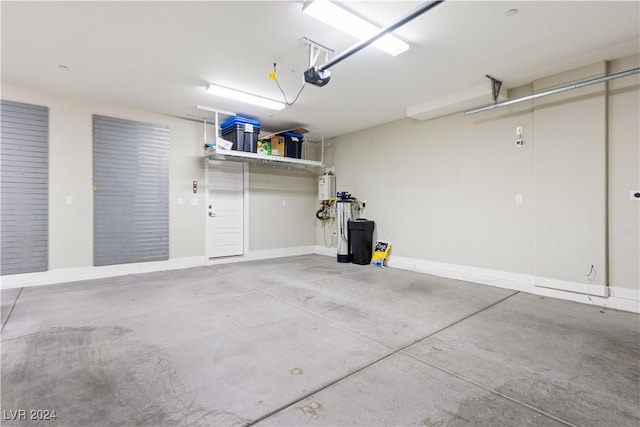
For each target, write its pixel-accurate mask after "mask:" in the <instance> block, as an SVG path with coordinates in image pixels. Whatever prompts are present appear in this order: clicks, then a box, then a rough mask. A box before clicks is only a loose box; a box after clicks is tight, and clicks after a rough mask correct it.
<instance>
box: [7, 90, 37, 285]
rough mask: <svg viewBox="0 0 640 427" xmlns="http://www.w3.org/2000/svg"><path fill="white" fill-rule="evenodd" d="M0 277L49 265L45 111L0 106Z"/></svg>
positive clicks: (28, 106) (25, 106)
mask: <svg viewBox="0 0 640 427" xmlns="http://www.w3.org/2000/svg"><path fill="white" fill-rule="evenodd" d="M0 215H1V217H2V218H1V219H0V222H1V223H2V225H1V227H0V246H1V247H2V249H1V252H0V257H1V258H2V260H1V261H0V274H2V275H7V274H21V273H33V272H37V271H46V270H47V268H48V263H49V224H48V223H49V109H48V108H47V107H41V106H38V105H31V104H24V103H21V102H14V101H6V100H2V101H0Z"/></svg>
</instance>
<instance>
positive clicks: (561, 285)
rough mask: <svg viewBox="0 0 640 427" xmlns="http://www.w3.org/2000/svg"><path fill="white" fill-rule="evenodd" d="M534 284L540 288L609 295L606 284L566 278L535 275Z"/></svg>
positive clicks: (601, 295)
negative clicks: (571, 280)
mask: <svg viewBox="0 0 640 427" xmlns="http://www.w3.org/2000/svg"><path fill="white" fill-rule="evenodd" d="M536 286H540V287H542V288H551V289H559V290H561V291H569V292H576V293H579V294H587V295H595V296H598V297H608V296H609V287H608V286H604V285H591V284H588V283H578V282H569V281H566V280H558V279H550V278H548V277H536Z"/></svg>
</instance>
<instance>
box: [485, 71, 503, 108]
mask: <svg viewBox="0 0 640 427" xmlns="http://www.w3.org/2000/svg"><path fill="white" fill-rule="evenodd" d="M485 77H487V78H488V79H489V80H491V96H493V103H494V104H497V103H498V97H499V96H500V88H502V82H501V81H500V80H498V79H496V78H494V77H491V76H490V75H489V74H485Z"/></svg>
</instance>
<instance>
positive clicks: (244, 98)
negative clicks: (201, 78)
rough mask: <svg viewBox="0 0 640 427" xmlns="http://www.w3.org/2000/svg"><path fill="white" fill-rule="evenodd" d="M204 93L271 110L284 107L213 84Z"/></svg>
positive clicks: (280, 104)
mask: <svg viewBox="0 0 640 427" xmlns="http://www.w3.org/2000/svg"><path fill="white" fill-rule="evenodd" d="M206 92H207V93H208V94H210V95H215V96H221V97H223V98H229V99H233V100H235V101H240V102H245V103H247V104H253V105H258V106H260V107H264V108H270V109H272V110H282V109H283V108H284V107H285V105H284V104H283V103H282V102H278V101H274V100H272V99H268V98H263V97H261V96H257V95H252V94H250V93H246V92H241V91H239V90H236V89H231V88H228V87H224V86H218V85H214V84H209V86H208V87H207V90H206Z"/></svg>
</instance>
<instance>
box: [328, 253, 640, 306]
mask: <svg viewBox="0 0 640 427" xmlns="http://www.w3.org/2000/svg"><path fill="white" fill-rule="evenodd" d="M316 253H318V252H316ZM388 265H389V267H392V268H399V269H403V270H410V271H416V272H419V273H426V274H432V275H434V276H440V277H447V278H451V279H457V280H464V281H468V282H473V283H478V284H481V285H489V286H495V287H498V288H503V289H512V290H516V291H521V292H527V293H530V294H534V295H541V296H545V297H550V298H558V299H564V300H568V301H574V302H580V303H583V304H589V305H595V306H598V307H605V308H612V309H616V310H624V311H630V312H633V313H640V290H635V289H627V288H620V287H615V286H606V287H605V286H600V288H605V289H604V292H602V291H599V290H596V289H591V288H588V289H587V288H585V286H596V285H584V284H582V283H573V282H565V281H559V280H558V281H556V280H554V279H547V278H540V277H536V276H534V275H529V274H520V273H512V272H508V271H500V270H491V269H486V268H478V267H470V266H465V265H457V264H447V263H441V262H434V261H426V260H421V259H415V258H405V257H398V256H392V257H391V258H390V259H389V263H388ZM541 283H543V284H545V285H558V284H560V285H562V286H564V288H563V289H551V288H548V287H544V286H542V285H541ZM584 290H588V291H589V292H602V294H603V295H602V296H599V295H594V294H591V295H588V294H586V293H580V291H584ZM607 293H608V295H609V296H608V297H606V294H607Z"/></svg>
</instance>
